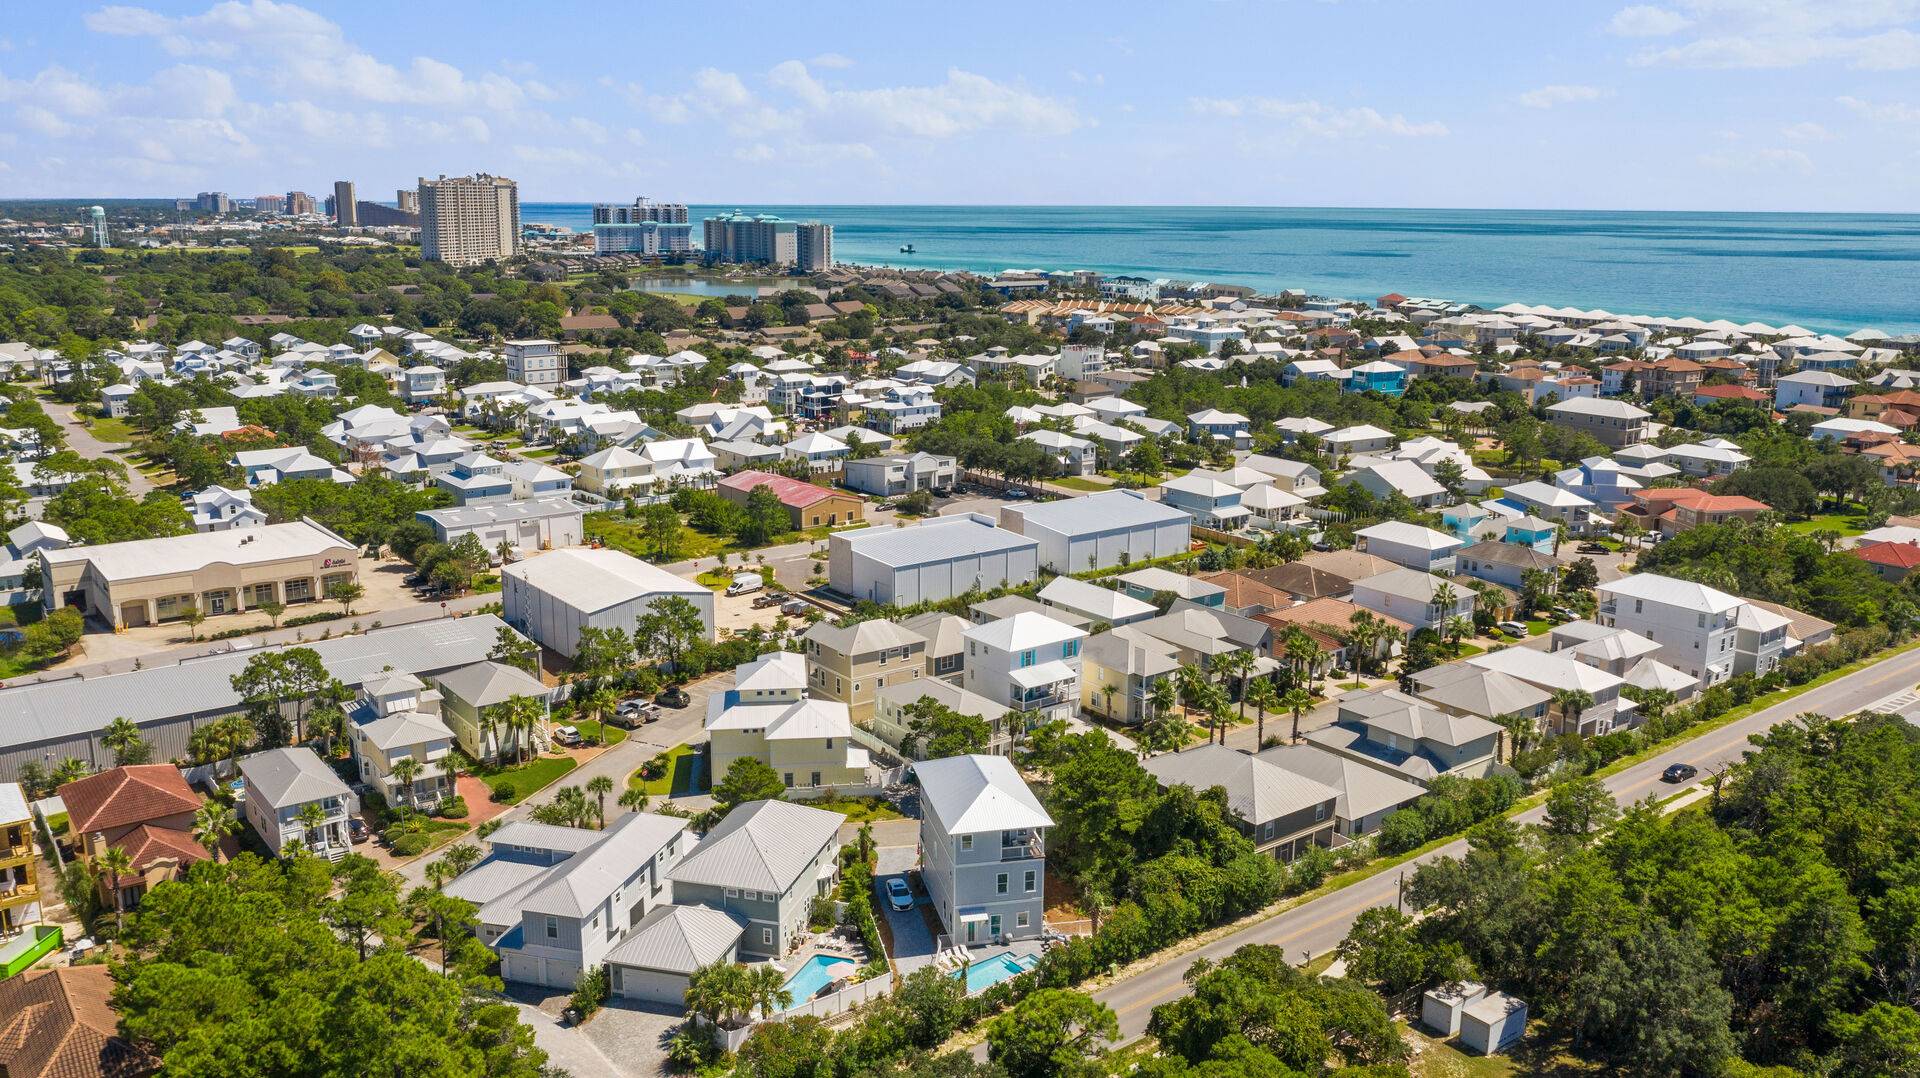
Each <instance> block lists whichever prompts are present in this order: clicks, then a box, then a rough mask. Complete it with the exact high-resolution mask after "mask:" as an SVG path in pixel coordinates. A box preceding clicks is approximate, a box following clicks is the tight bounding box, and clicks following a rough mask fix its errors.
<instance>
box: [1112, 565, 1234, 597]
mask: <svg viewBox="0 0 1920 1078" xmlns="http://www.w3.org/2000/svg"><path fill="white" fill-rule="evenodd" d="M1115 579H1117V580H1119V581H1120V586H1121V587H1123V588H1125V589H1126V592H1127V594H1128V595H1130V596H1132V597H1133V598H1135V599H1140V600H1142V601H1145V602H1156V601H1157V600H1156V599H1155V596H1158V595H1160V594H1162V593H1165V594H1168V595H1172V596H1173V597H1174V598H1176V599H1185V600H1186V601H1188V602H1190V603H1196V604H1198V605H1200V606H1211V607H1222V606H1225V605H1226V601H1227V589H1225V588H1223V587H1221V586H1220V585H1218V584H1209V583H1207V582H1206V581H1204V580H1200V579H1197V578H1195V577H1191V576H1186V575H1184V574H1182V573H1176V572H1172V571H1171V570H1167V569H1162V568H1160V567H1159V566H1157V565H1149V566H1147V567H1146V568H1145V569H1135V570H1133V571H1132V572H1130V573H1121V574H1120V575H1119V576H1118V577H1116V578H1115Z"/></svg>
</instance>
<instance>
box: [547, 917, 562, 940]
mask: <svg viewBox="0 0 1920 1078" xmlns="http://www.w3.org/2000/svg"><path fill="white" fill-rule="evenodd" d="M547 938H548V939H550V940H557V939H559V938H560V919H559V918H557V917H549V918H547Z"/></svg>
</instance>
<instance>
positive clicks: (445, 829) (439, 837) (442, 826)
mask: <svg viewBox="0 0 1920 1078" xmlns="http://www.w3.org/2000/svg"><path fill="white" fill-rule="evenodd" d="M421 830H422V831H423V832H424V833H425V834H426V836H427V849H426V852H428V853H432V852H433V851H434V850H437V849H439V848H440V847H442V846H445V845H446V844H447V843H449V842H452V841H453V840H454V839H456V838H459V837H460V836H461V835H464V834H466V833H467V825H466V824H463V823H459V822H457V821H455V820H428V821H427V823H426V826H425V827H423V828H421Z"/></svg>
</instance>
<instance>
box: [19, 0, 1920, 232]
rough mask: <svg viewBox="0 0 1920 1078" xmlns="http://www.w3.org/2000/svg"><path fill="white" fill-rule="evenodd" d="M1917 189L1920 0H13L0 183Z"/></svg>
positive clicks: (1349, 196)
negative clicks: (479, 180) (1184, 0)
mask: <svg viewBox="0 0 1920 1078" xmlns="http://www.w3.org/2000/svg"><path fill="white" fill-rule="evenodd" d="M481 170H484V171H490V172H494V173H497V174H502V175H507V176H512V177H514V178H515V179H517V180H519V181H520V184H521V198H522V200H523V201H596V200H597V201H611V200H627V199H630V198H632V197H633V196H635V195H638V194H646V195H649V196H653V197H658V198H666V199H675V200H682V201H687V202H703V203H713V202H734V203H743V204H746V203H798V202H808V203H820V202H826V203H834V202H838V203H861V202H880V203H886V202H893V203H918V202H946V203H1182V204H1202V205H1206V204H1233V205H1331V206H1488V207H1516V208H1623V209H1727V210H1806V211H1819V210H1825V211H1854V210H1862V211H1905V210H1912V209H1914V208H1915V202H1916V197H1915V196H1916V194H1920V179H1916V177H1920V0H1661V2H1659V3H1653V4H1625V3H1621V2H1619V0H1611V2H1597V0H1594V2H1589V0H1525V2H1514V0H1264V2H1233V0H1220V2H1212V3H1190V4H1185V5H1182V4H1178V3H1166V2H1165V0H1160V2H1154V3H1138V4H1135V3H1130V2H1111V3H1102V4H1078V3H1033V2H1028V3H1021V4H1002V3H995V2H991V0H971V2H966V3H937V4H935V3H925V4H921V3H911V4H910V3H878V2H875V3H836V2H807V3H783V4H774V3H762V4H709V3H700V4H638V3H635V4H618V5H615V4H585V3H565V2H552V0H545V2H540V3H514V4H507V3H496V2H493V0H480V2H474V0H466V2H463V3H442V2H438V0H431V2H414V0H385V2H382V3H361V2H354V3H338V4H314V5H312V6H300V5H298V4H293V3H276V2H271V0H234V2H227V3H218V4H213V5H211V6H209V4H208V3H206V2H205V0H202V2H200V3H185V4H167V3H154V4H144V5H127V6H100V7H94V6H90V5H88V4H86V3H84V0H82V2H79V3H68V2H57V3H56V2H51V0H37V2H23V3H19V4H14V5H9V10H8V12H7V16H6V19H5V20H4V22H0V196H11V197H26V196H47V197H62V196H64V197H117V196H174V195H181V194H191V193H192V192H194V191H197V190H202V189H219V190H225V191H227V192H229V193H231V194H234V195H236V196H249V195H252V194H255V193H259V192H274V191H286V190H289V189H304V190H307V191H310V192H315V193H319V192H321V191H322V190H323V189H326V188H328V187H330V185H331V182H332V181H333V180H335V179H341V178H350V179H353V180H355V181H356V182H357V183H358V184H359V188H360V191H361V192H362V197H378V198H383V199H391V198H392V194H391V192H392V191H393V189H394V188H396V187H399V186H402V185H406V186H411V185H412V183H413V182H414V179H415V177H417V176H419V175H422V174H427V175H432V174H436V173H442V172H444V173H449V174H453V173H464V172H471V171H481Z"/></svg>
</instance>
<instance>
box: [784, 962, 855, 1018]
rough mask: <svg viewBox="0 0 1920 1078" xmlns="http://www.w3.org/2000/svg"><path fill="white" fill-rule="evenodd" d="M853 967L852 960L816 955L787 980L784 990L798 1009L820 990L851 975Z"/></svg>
mask: <svg viewBox="0 0 1920 1078" xmlns="http://www.w3.org/2000/svg"><path fill="white" fill-rule="evenodd" d="M853 966H854V962H853V959H851V958H835V957H834V956H832V955H825V954H817V955H814V956H813V957H812V958H809V959H807V960H806V962H805V963H804V964H803V965H802V966H801V967H800V968H799V969H797V970H794V971H793V976H791V977H788V978H787V983H786V989H787V991H789V992H791V993H793V1005H794V1006H796V1007H798V1006H799V1005H800V1004H802V1003H805V1002H806V1001H808V1000H810V999H812V998H813V997H814V993H816V992H818V991H820V989H821V988H823V987H825V986H826V985H828V984H830V983H832V982H833V981H836V980H839V979H840V978H842V977H844V976H846V975H847V974H849V973H852V972H853Z"/></svg>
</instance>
